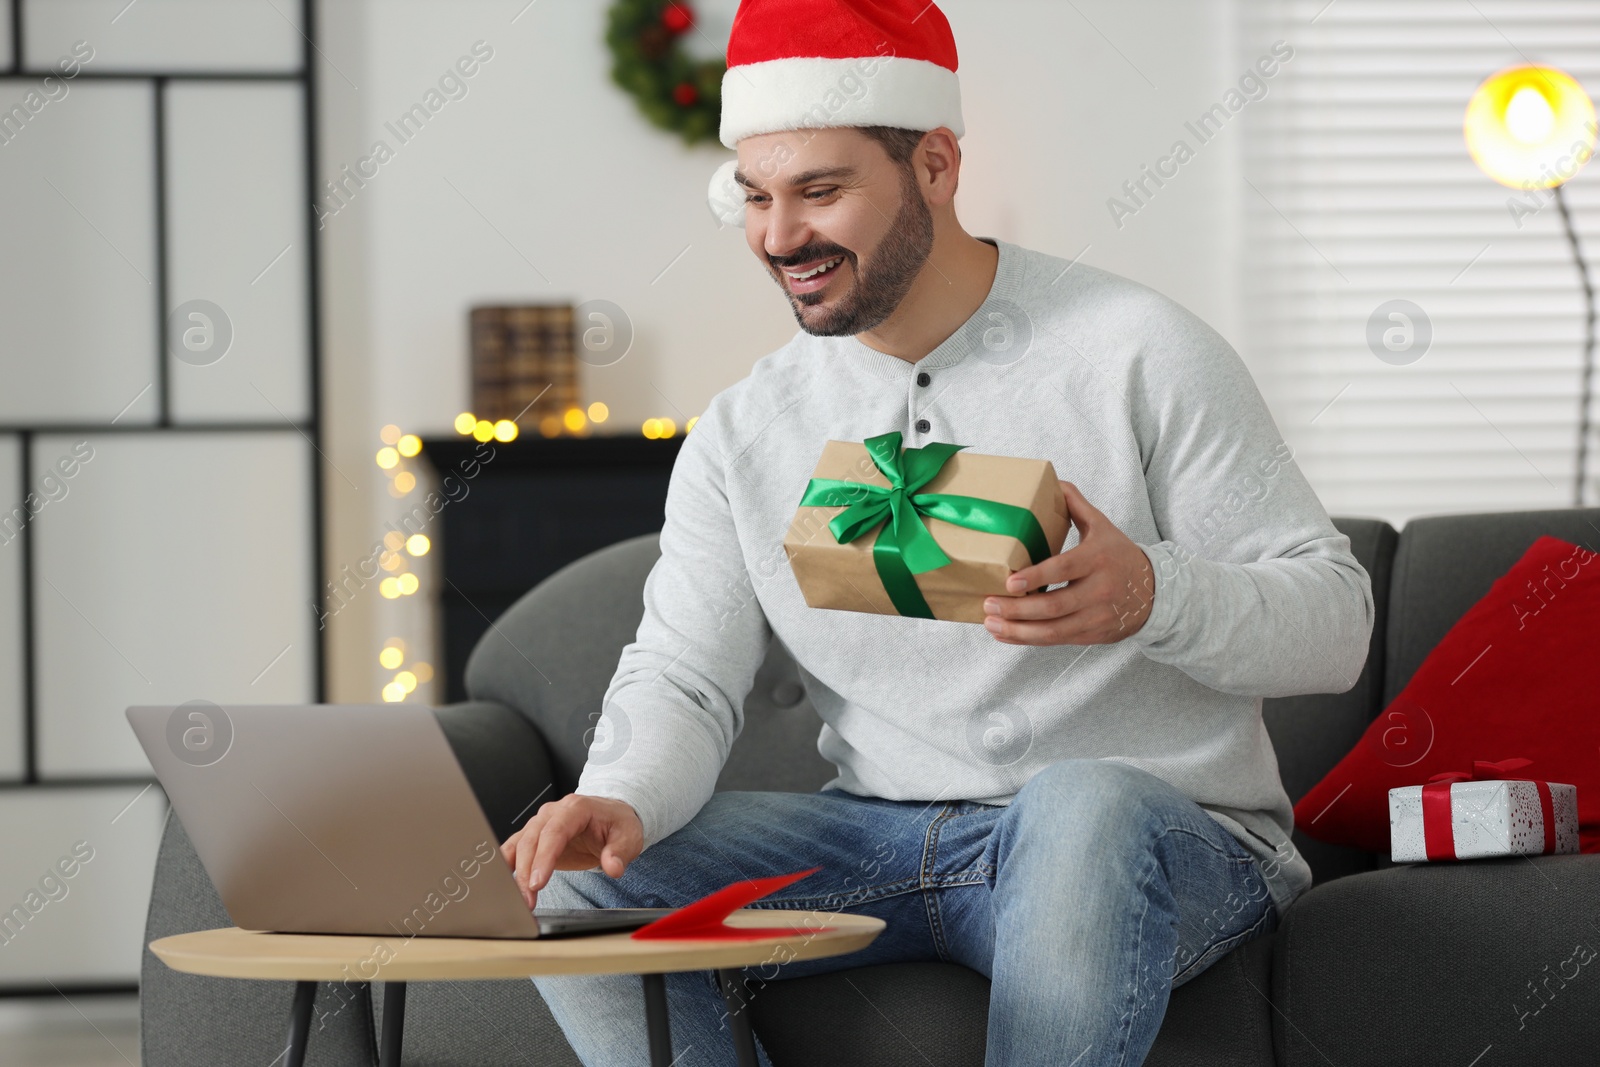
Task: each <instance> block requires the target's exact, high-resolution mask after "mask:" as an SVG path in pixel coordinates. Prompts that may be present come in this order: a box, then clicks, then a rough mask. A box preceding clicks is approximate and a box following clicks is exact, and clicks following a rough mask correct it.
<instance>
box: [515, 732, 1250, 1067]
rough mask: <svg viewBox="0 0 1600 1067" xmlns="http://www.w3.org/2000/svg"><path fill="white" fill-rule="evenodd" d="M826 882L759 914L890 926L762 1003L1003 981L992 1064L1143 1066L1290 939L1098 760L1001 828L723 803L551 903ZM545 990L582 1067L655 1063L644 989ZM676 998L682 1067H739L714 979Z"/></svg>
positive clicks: (1039, 785)
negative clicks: (1233, 956)
mask: <svg viewBox="0 0 1600 1067" xmlns="http://www.w3.org/2000/svg"><path fill="white" fill-rule="evenodd" d="M811 866H820V867H821V868H822V869H821V870H819V871H817V872H816V873H814V874H812V875H810V876H808V877H806V878H802V879H800V880H799V881H797V882H794V883H791V884H790V885H788V886H785V887H784V888H783V889H782V890H779V891H778V892H777V893H774V894H773V895H772V896H770V897H766V898H763V899H762V900H760V901H757V902H756V903H755V904H754V905H752V906H753V907H758V908H803V909H811V910H816V911H830V912H832V911H842V912H849V913H852V914H863V915H875V916H877V917H879V918H881V919H883V920H884V921H885V922H886V923H887V924H888V925H887V927H886V929H885V930H884V932H883V933H882V934H880V935H879V936H878V938H877V940H875V941H874V942H873V943H872V944H871V945H869V946H868V947H867V948H865V949H862V950H861V951H859V952H855V953H851V954H850V955H847V956H839V957H834V958H832V959H825V960H803V961H801V960H795V961H790V962H786V963H779V962H776V961H775V962H773V963H771V964H768V965H767V966H764V967H752V968H747V969H746V970H745V972H744V974H745V978H746V982H747V983H749V984H748V985H747V986H746V997H749V995H750V990H751V989H752V987H759V985H760V980H763V979H775V978H776V979H783V978H797V977H801V976H803V975H812V974H820V973H823V972H827V971H834V970H842V969H845V968H849V967H861V966H866V965H869V964H878V963H891V962H903V961H911V960H945V961H951V962H955V963H960V964H963V965H965V966H967V967H970V968H972V969H973V970H975V971H978V972H979V973H981V974H983V975H985V976H986V977H988V978H989V979H990V980H991V983H992V985H991V991H990V1000H989V1022H988V1052H987V1059H986V1062H987V1063H989V1064H1004V1065H1006V1067H1029V1065H1034V1064H1037V1065H1040V1067H1043V1065H1046V1064H1048V1065H1052V1067H1060V1065H1065V1064H1072V1065H1073V1067H1102V1065H1105V1067H1110V1065H1113V1064H1114V1065H1117V1067H1136V1065H1137V1064H1139V1063H1142V1062H1143V1061H1144V1058H1145V1054H1146V1053H1147V1052H1148V1051H1149V1049H1150V1045H1151V1043H1152V1042H1154V1041H1155V1036H1156V1030H1157V1029H1158V1028H1159V1027H1160V1025H1161V1019H1162V1015H1163V1014H1164V1013H1165V1011H1166V1006H1167V995H1168V993H1169V992H1170V990H1171V989H1173V988H1174V987H1176V986H1179V985H1182V984H1183V983H1184V982H1186V981H1188V980H1189V979H1191V978H1193V977H1194V976H1195V975H1197V974H1199V973H1200V972H1201V971H1203V970H1205V969H1206V968H1207V967H1209V966H1210V965H1211V964H1212V963H1214V962H1216V960H1217V959H1219V958H1220V957H1221V956H1222V955H1223V954H1224V953H1226V952H1228V951H1229V950H1230V949H1232V948H1234V947H1235V946H1237V945H1240V944H1242V943H1243V942H1245V941H1248V940H1250V939H1251V938H1253V937H1255V936H1257V935H1258V934H1262V933H1265V932H1267V931H1269V930H1271V929H1273V928H1274V927H1275V926H1276V925H1277V911H1276V909H1275V908H1274V906H1273V903H1272V899H1271V897H1270V896H1269V895H1268V891H1267V884H1266V881H1265V879H1264V878H1263V877H1262V874H1261V871H1260V870H1259V868H1258V867H1257V865H1256V863H1255V861H1254V859H1252V857H1251V856H1250V854H1249V853H1248V852H1246V851H1245V850H1244V848H1243V846H1241V845H1240V844H1239V843H1238V842H1237V841H1235V840H1234V838H1233V836H1232V835H1231V834H1229V833H1228V832H1227V831H1226V830H1225V829H1223V828H1222V826H1221V825H1220V824H1218V823H1217V822H1216V820H1214V819H1212V818H1211V816H1209V815H1207V814H1206V813H1205V811H1203V810H1202V809H1201V808H1200V807H1199V806H1198V805H1197V804H1195V803H1194V802H1193V801H1192V800H1190V799H1189V798H1187V797H1185V796H1183V795H1182V794H1181V793H1179V792H1178V791H1177V790H1176V789H1174V788H1173V787H1172V786H1170V785H1168V784H1167V783H1166V782H1164V781H1162V780H1161V779H1159V778H1156V777H1155V776H1154V775H1151V774H1149V773H1147V772H1145V771H1142V770H1138V769H1136V768H1133V767H1129V766H1127V765H1126V764H1122V763H1114V762H1107V761H1103V760H1063V761H1061V762H1059V763H1055V764H1052V765H1050V766H1048V767H1046V768H1045V769H1044V770H1042V771H1040V772H1039V773H1038V774H1036V775H1035V776H1034V777H1033V778H1032V779H1030V780H1029V781H1028V782H1027V783H1026V784H1025V785H1024V786H1023V787H1022V789H1021V790H1020V791H1019V792H1018V793H1017V795H1016V796H1015V797H1014V798H1013V799H1012V802H1011V803H1010V804H1009V805H1007V806H1003V807H998V806H994V805H988V804H979V803H976V802H974V801H949V802H945V801H934V802H931V803H930V802H925V801H896V800H879V799H875V798H870V797H858V796H855V795H854V794H851V793H846V792H844V791H842V790H838V789H824V790H821V791H820V792H817V793H810V794H806V793H765V792H745V793H741V792H725V793H717V794H714V795H713V796H712V798H711V800H710V801H709V802H708V803H707V804H706V805H705V807H704V808H702V809H701V810H700V812H699V814H697V815H696V816H695V817H694V818H693V819H692V820H691V821H690V822H689V823H688V824H687V825H686V826H684V827H683V828H682V829H680V830H679V831H677V832H676V833H674V834H672V835H670V836H668V837H666V838H664V839H663V840H661V841H659V842H657V843H656V844H655V845H653V846H651V847H650V848H648V849H646V850H645V851H644V852H643V853H641V854H640V856H639V858H638V859H636V860H634V862H633V863H632V864H631V865H629V867H628V869H627V870H626V871H625V872H624V873H623V876H622V877H621V878H618V879H613V878H611V877H610V876H608V875H606V874H605V873H604V872H602V871H600V870H599V869H598V868H597V869H594V870H589V871H558V872H556V874H555V876H554V877H553V878H552V879H551V880H550V883H549V885H547V886H546V887H545V888H544V889H543V890H542V891H541V892H540V893H539V896H538V904H539V906H540V907H657V908H659V907H680V906H682V905H684V904H687V903H689V902H690V901H692V900H695V899H697V898H698V897H701V896H704V895H705V894H707V893H710V892H711V891H713V890H715V889H720V888H722V887H723V886H724V885H727V884H728V883H729V882H732V881H735V880H738V879H740V878H757V877H761V876H763V875H771V874H783V873H787V872H790V871H795V870H800V869H802V868H806V867H811ZM533 982H534V984H535V985H536V986H537V987H538V990H539V993H540V995H541V996H543V997H544V999H545V1002H546V1003H547V1004H548V1005H549V1006H550V1010H551V1012H552V1013H553V1014H554V1015H555V1018H556V1021H557V1022H558V1023H559V1024H560V1025H561V1028H562V1030H563V1032H564V1033H565V1034H566V1036H567V1039H568V1041H569V1042H570V1043H571V1044H572V1046H573V1048H574V1049H575V1050H576V1051H577V1053H578V1056H579V1058H580V1059H581V1060H582V1061H583V1063H584V1064H585V1065H586V1067H619V1065H624V1064H645V1063H647V1062H648V1061H647V1048H648V1046H647V1044H646V1037H645V1015H644V1003H643V994H642V993H641V991H640V983H639V979H638V977H637V976H633V975H606V976H586V975H584V976H580V975H562V976H552V977H538V978H535V979H533ZM755 995H759V991H758V988H757V991H756V993H755ZM667 996H668V1005H669V1009H670V1012H671V1020H672V1041H673V1051H674V1053H675V1054H677V1055H678V1057H679V1058H678V1059H677V1060H676V1061H675V1063H676V1064H677V1067H701V1065H713V1064H715V1065H719V1067H720V1065H729V1064H732V1063H733V1062H734V1053H733V1045H732V1042H731V1038H730V1034H729V1032H728V1028H727V1021H726V1018H725V1013H726V1010H727V1009H726V1007H725V1004H724V1001H723V1000H722V997H721V995H720V994H719V992H718V990H717V986H716V983H715V976H714V975H713V974H712V973H711V972H709V971H706V972H694V973H687V974H677V975H669V976H668V977H667ZM758 1053H759V1056H760V1058H761V1063H762V1065H763V1067H770V1061H769V1060H768V1059H767V1054H766V1050H765V1049H758ZM848 1059H849V1056H848V1053H847V1052H841V1060H842V1061H848Z"/></svg>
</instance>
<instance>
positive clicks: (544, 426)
mask: <svg viewBox="0 0 1600 1067" xmlns="http://www.w3.org/2000/svg"><path fill="white" fill-rule="evenodd" d="M539 436H541V437H559V436H561V416H560V415H544V416H541V417H540V419H539Z"/></svg>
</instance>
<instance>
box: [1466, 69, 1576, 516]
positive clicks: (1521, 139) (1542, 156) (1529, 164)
mask: <svg viewBox="0 0 1600 1067" xmlns="http://www.w3.org/2000/svg"><path fill="white" fill-rule="evenodd" d="M1462 132H1463V134H1464V135H1465V137H1466V140H1467V151H1468V152H1469V153H1470V154H1471V155H1472V160H1473V162H1474V163H1476V164H1477V165H1478V167H1479V169H1481V170H1482V171H1483V172H1484V173H1485V174H1487V175H1488V176H1489V177H1491V178H1493V179H1494V180H1495V181H1497V182H1499V183H1500V184H1501V185H1507V186H1510V187H1511V188H1513V189H1519V190H1523V191H1527V192H1531V191H1533V190H1535V189H1549V190H1551V192H1552V194H1553V197H1554V199H1555V202H1556V206H1557V207H1558V208H1560V209H1561V221H1562V224H1563V225H1564V226H1565V227H1566V230H1567V242H1568V244H1570V245H1571V246H1572V258H1573V261H1574V262H1575V263H1576V264H1577V266H1578V281H1579V283H1580V284H1581V285H1582V286H1583V295H1584V302H1585V305H1586V307H1587V309H1588V315H1587V318H1586V320H1585V326H1584V341H1583V364H1582V379H1581V383H1580V385H1579V389H1578V468H1577V474H1576V475H1575V476H1574V480H1573V488H1572V496H1573V500H1572V503H1573V506H1574V507H1582V506H1583V490H1584V481H1585V478H1586V477H1587V473H1586V472H1587V467H1588V459H1589V399H1590V396H1591V395H1592V394H1593V392H1594V349H1595V293H1594V286H1593V285H1592V284H1591V283H1590V280H1589V267H1588V264H1587V263H1585V262H1584V258H1583V251H1582V249H1581V248H1580V247H1579V245H1578V231H1577V229H1576V228H1575V227H1574V226H1573V225H1572V215H1571V213H1570V212H1569V211H1568V210H1567V201H1566V197H1565V196H1563V195H1562V192H1561V187H1562V185H1564V184H1565V183H1566V181H1567V180H1568V179H1569V178H1571V177H1572V176H1573V175H1575V174H1577V173H1578V171H1579V169H1580V168H1582V166H1583V164H1584V163H1586V162H1588V160H1589V158H1590V157H1591V156H1592V155H1593V154H1594V146H1595V132H1596V131H1595V111H1594V103H1593V102H1592V101H1591V100H1590V99H1589V94H1588V93H1585V92H1584V91H1583V86H1581V85H1579V84H1578V83H1577V81H1576V80H1574V79H1573V78H1572V76H1571V75H1569V74H1567V73H1566V72H1565V71H1561V70H1557V69H1556V68H1554V67H1542V66H1537V65H1532V64H1530V65H1526V66H1516V67H1507V68H1506V69H1505V70H1502V71H1498V72H1496V73H1494V74H1491V75H1490V76H1489V77H1487V78H1485V79H1484V80H1483V83H1482V84H1481V85H1479V86H1478V88H1477V90H1476V91H1475V92H1474V93H1473V94H1472V99H1471V100H1470V101H1468V103H1467V114H1466V119H1465V121H1464V122H1463V123H1462Z"/></svg>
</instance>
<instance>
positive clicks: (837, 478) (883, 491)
mask: <svg viewBox="0 0 1600 1067" xmlns="http://www.w3.org/2000/svg"><path fill="white" fill-rule="evenodd" d="M900 443H901V437H900V433H899V432H898V431H895V432H891V433H886V434H879V435H878V436H876V437H869V438H867V439H866V440H865V441H829V442H827V444H826V445H824V446H823V449H822V457H821V459H819V460H818V461H817V466H816V470H815V471H814V472H813V474H812V478H811V481H810V482H809V483H808V484H807V485H806V487H805V492H804V493H803V494H802V495H801V498H800V504H799V508H798V510H797V511H796V512H795V517H794V521H793V522H792V523H790V525H789V531H788V533H787V534H786V535H785V536H784V539H783V546H784V549H785V551H786V552H787V553H788V556H789V563H790V567H791V568H792V569H793V571H794V575H795V578H796V580H798V581H799V583H800V591H801V592H802V594H804V596H805V599H806V603H807V604H809V605H810V606H812V607H814V608H835V609H839V610H843V611H865V612H871V613H874V614H879V615H906V616H910V617H913V618H920V619H944V620H947V621H950V622H976V623H981V622H983V619H984V611H983V600H984V597H986V596H1017V595H1020V594H1016V593H1009V592H1007V591H1006V587H1005V584H1006V578H1008V577H1009V576H1010V575H1011V572H1013V571H1016V570H1020V569H1021V568H1023V567H1026V566H1028V565H1029V564H1031V563H1037V562H1039V561H1040V560H1043V559H1045V558H1046V557H1048V556H1052V555H1054V554H1055V553H1057V552H1060V551H1061V545H1062V542H1063V541H1065V540H1066V537H1067V529H1068V520H1067V508H1066V501H1065V500H1064V499H1063V497H1062V494H1061V486H1060V484H1059V483H1058V480H1057V478H1056V472H1055V468H1054V467H1053V466H1052V465H1051V463H1050V461H1049V460H1042V459H1018V458H1014V457H1011V456H989V455H983V454H980V453H971V452H963V451H962V449H964V448H966V447H967V446H966V445H953V444H944V443H934V444H930V445H925V446H923V447H922V448H906V449H902V448H901V445H900Z"/></svg>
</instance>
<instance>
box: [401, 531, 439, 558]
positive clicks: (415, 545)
mask: <svg viewBox="0 0 1600 1067" xmlns="http://www.w3.org/2000/svg"><path fill="white" fill-rule="evenodd" d="M432 547H433V543H432V542H430V541H429V540H428V538H427V536H426V535H424V534H412V535H411V536H410V537H408V538H406V551H407V552H409V553H411V554H412V555H413V556H426V555H427V554H428V549H430V548H432Z"/></svg>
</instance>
